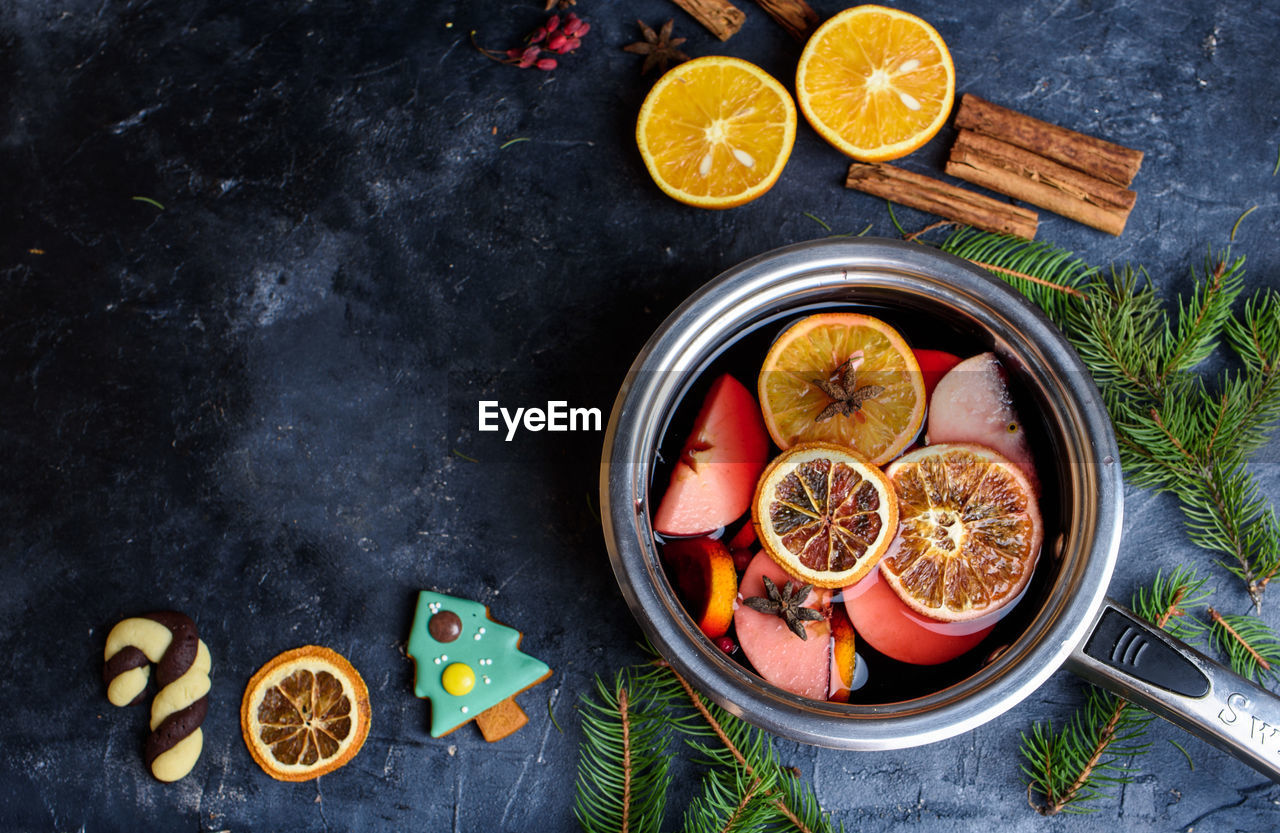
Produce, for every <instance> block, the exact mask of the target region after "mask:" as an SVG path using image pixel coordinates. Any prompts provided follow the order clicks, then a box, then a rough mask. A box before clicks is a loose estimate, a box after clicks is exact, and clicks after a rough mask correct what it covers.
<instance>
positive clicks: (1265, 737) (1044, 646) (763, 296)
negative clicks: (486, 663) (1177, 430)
mask: <svg viewBox="0 0 1280 833" xmlns="http://www.w3.org/2000/svg"><path fill="white" fill-rule="evenodd" d="M831 305H847V306H850V307H854V308H856V307H871V308H878V309H885V308H887V309H892V310H896V311H899V312H900V314H901V315H903V316H907V317H916V316H918V317H919V320H921V321H932V320H937V321H939V322H945V324H946V326H949V327H951V328H953V329H955V330H957V331H961V332H965V333H969V334H971V335H972V336H973V337H974V338H975V340H976V341H978V342H980V343H983V344H985V346H986V348H987V349H991V350H994V351H995V352H996V353H997V355H999V356H1000V357H1001V359H1002V361H1003V362H1004V364H1005V365H1006V366H1007V367H1008V368H1009V370H1010V372H1011V373H1012V374H1013V375H1014V376H1015V378H1016V380H1017V382H1018V385H1019V386H1020V388H1021V389H1022V390H1024V391H1026V392H1027V393H1028V394H1029V395H1030V398H1031V399H1032V400H1033V401H1034V403H1035V405H1036V407H1037V408H1038V409H1039V411H1040V416H1041V417H1042V419H1043V423H1044V425H1043V427H1044V433H1045V435H1046V436H1047V447H1048V449H1049V453H1051V454H1052V456H1053V462H1054V465H1053V466H1052V468H1053V471H1054V472H1055V473H1056V482H1050V483H1046V484H1045V490H1044V493H1045V499H1046V500H1054V501H1057V504H1056V506H1055V507H1054V511H1055V512H1056V514H1057V515H1058V516H1059V517H1060V518H1061V524H1060V534H1059V535H1057V536H1056V539H1055V538H1047V539H1046V552H1045V554H1044V555H1042V557H1041V559H1042V560H1041V564H1040V566H1039V568H1038V570H1042V571H1043V570H1047V571H1049V572H1048V574H1047V580H1046V581H1045V583H1044V585H1043V592H1040V593H1039V594H1038V598H1036V599H1032V598H1031V597H1028V598H1027V599H1025V600H1024V601H1023V602H1022V603H1021V604H1023V605H1027V604H1038V608H1037V609H1034V610H1031V611H1030V612H1029V613H1028V614H1027V615H1026V616H1025V617H1022V618H1025V620H1026V621H1027V624H1026V627H1025V628H1024V629H1023V630H1022V631H1021V634H1020V635H1018V634H1015V635H1014V636H1013V637H1012V639H1011V641H1010V644H1009V645H1008V647H1007V649H1005V650H1003V651H1002V652H999V653H998V655H996V656H994V658H991V659H990V660H989V661H988V662H986V664H985V665H982V667H980V668H979V669H978V670H976V671H975V672H974V673H973V674H972V675H970V676H968V677H966V678H964V679H962V680H960V681H958V682H955V683H954V684H952V685H949V686H947V687H946V688H944V689H942V690H940V691H935V692H933V693H930V694H927V695H925V696H920V697H916V698H913V699H905V700H902V701H898V702H887V703H877V704H874V705H848V704H841V703H828V702H818V701H814V700H809V699H806V698H802V697H798V696H795V695H792V694H790V693H788V692H786V691H783V690H781V689H779V688H777V687H775V686H773V685H770V684H768V683H766V682H764V681H763V680H761V679H760V678H759V677H758V676H756V675H755V674H753V673H751V672H750V671H748V670H747V669H746V668H744V667H743V666H742V665H740V664H738V663H737V662H735V661H734V660H733V659H731V658H729V657H727V656H726V655H725V654H724V653H723V652H721V651H720V650H719V649H718V648H717V647H716V646H715V645H714V644H712V642H711V641H710V640H709V639H707V638H706V637H705V636H704V635H703V634H702V633H701V631H699V629H698V627H697V625H696V624H695V623H694V622H693V620H692V619H691V618H690V617H689V615H688V614H687V613H686V612H685V610H684V608H683V606H682V605H681V603H680V600H679V599H678V598H677V596H676V594H675V592H674V591H673V589H672V587H671V585H670V584H669V582H668V581H667V578H666V576H665V574H664V572H663V568H662V565H661V563H660V561H659V555H658V552H657V549H656V547H655V544H654V537H653V530H652V528H651V526H650V511H651V494H650V479H651V476H652V473H653V470H654V464H655V455H656V453H657V448H658V445H659V441H660V439H661V437H662V434H663V430H664V428H665V427H666V425H667V424H668V421H669V420H670V419H671V416H672V413H673V411H674V409H675V407H676V404H677V403H678V402H679V401H680V398H681V396H682V394H683V393H684V392H685V391H687V390H688V389H689V387H690V385H691V384H692V382H693V380H694V379H695V378H696V377H697V375H698V374H699V373H700V372H701V371H702V370H703V369H705V368H706V366H707V364H708V363H709V362H710V361H711V360H712V359H714V358H715V357H716V356H717V355H719V354H720V353H721V352H722V351H723V350H725V349H726V348H727V347H728V346H729V345H730V344H732V343H733V342H734V341H735V339H737V338H738V337H739V336H741V334H742V333H744V332H747V331H750V330H752V329H753V328H758V327H761V326H770V325H771V322H775V321H782V320H785V319H786V317H787V316H791V317H794V316H796V315H799V314H802V313H803V312H804V311H805V310H807V309H816V308H821V307H830V306H831ZM747 381H748V383H750V380H747ZM659 488H661V485H659ZM600 498H601V506H602V508H603V510H604V511H603V520H604V528H605V535H606V538H607V543H608V547H609V554H610V558H611V560H612V563H613V569H614V572H615V574H616V575H617V579H618V584H619V586H620V587H621V589H622V594H623V596H624V597H625V598H626V601H627V604H628V605H629V606H630V608H631V611H632V613H633V614H634V615H635V617H636V618H637V620H639V622H640V625H641V627H642V628H643V630H644V632H645V633H646V634H647V635H648V637H649V639H650V640H651V641H652V642H653V644H654V646H655V647H656V648H657V650H658V651H659V652H661V654H662V655H663V656H664V657H665V658H666V659H667V660H669V661H670V662H671V663H672V665H673V666H674V667H675V668H676V670H678V671H679V672H680V673H681V674H682V675H684V676H685V677H686V678H688V679H690V680H691V681H692V682H693V683H694V684H695V685H696V686H697V687H698V688H699V689H700V690H702V691H703V692H705V693H706V694H707V695H708V696H710V697H711V698H712V699H713V700H714V701H715V702H716V703H718V704H720V705H721V706H723V707H724V708H725V709H727V710H729V711H730V712H731V713H733V714H736V715H739V716H741V717H743V718H744V719H746V720H747V721H749V722H751V723H753V724H756V725H758V726H760V727H763V728H765V729H767V730H769V731H771V732H773V733H775V734H777V735H780V736H782V737H786V738H790V739H793V740H797V741H802V742H806V743H811V744H816V745H820V746H827V747H834V748H844V749H893V748H900V747H908V746H916V745H920V744H925V743H930V742H932V741H936V740H941V739H943V738H947V737H951V736H953V735H956V734H959V733H961V732H965V731H968V730H969V729H972V728H974V727H976V726H978V725H980V724H982V723H985V722H986V721H989V720H991V719H992V718H994V717H996V716H997V715H999V714H1001V713H1003V712H1004V711H1006V710H1007V709H1009V708H1011V707H1012V706H1014V705H1015V704H1016V703H1018V702H1019V701H1021V700H1022V699H1023V698H1024V697H1026V696H1027V695H1029V694H1030V693H1031V692H1032V691H1033V690H1034V689H1035V688H1036V687H1037V686H1039V685H1040V684H1041V683H1043V682H1044V681H1045V680H1046V679H1047V678H1048V677H1049V676H1050V675H1051V674H1053V673H1054V672H1055V671H1057V670H1058V669H1059V668H1060V667H1066V668H1068V669H1069V670H1071V671H1073V672H1075V673H1077V674H1080V675H1081V676H1083V677H1085V678H1087V679H1088V680H1090V681H1091V682H1094V683H1097V684H1099V685H1101V686H1104V687H1106V688H1109V689H1111V690H1113V691H1115V692H1116V693H1118V694H1120V695H1121V696H1123V697H1125V698H1127V699H1129V700H1132V701H1133V702H1135V703H1138V704H1139V705H1142V706H1144V707H1146V708H1148V709H1151V710H1152V711H1154V712H1156V713H1157V714H1160V715H1162V716H1164V717H1166V718H1168V719H1169V720H1171V721H1173V722H1174V723H1176V724H1178V725H1180V726H1182V727H1184V728H1186V729H1187V730H1189V731H1191V732H1193V733H1194V734H1196V735H1199V736H1200V737H1202V738H1204V739H1205V740H1207V741H1209V742H1210V743H1213V744H1215V745H1217V746H1219V747H1221V748H1223V749H1225V750H1226V751H1228V752H1230V753H1231V754H1233V755H1235V756H1236V757H1238V758H1240V759H1241V760H1243V761H1244V762H1246V763H1248V764H1249V765H1251V766H1253V767H1254V768H1256V769H1257V770H1259V771H1260V772H1262V773H1264V774H1265V775H1267V776H1268V777H1270V778H1272V779H1275V780H1278V781H1280V700H1278V699H1277V698H1276V697H1275V696H1274V695H1272V694H1271V693H1269V692H1267V691H1266V690H1264V689H1262V688H1260V687H1258V686H1256V685H1253V684H1252V683H1250V682H1248V681H1246V680H1244V679H1242V678H1240V677H1239V676H1237V675H1235V674H1233V673H1232V672H1231V671H1229V670H1227V669H1226V668H1224V667H1222V666H1221V665H1219V664H1217V663H1215V662H1214V661H1212V660H1210V659H1208V658H1207V657H1205V656H1203V655H1201V654H1200V653H1198V652H1197V651H1195V650H1194V649H1192V648H1190V647H1188V646H1187V645H1185V644H1183V643H1181V642H1179V641H1177V640H1175V639H1172V638H1171V637H1169V636H1168V635H1166V634H1165V633H1163V632H1162V631H1160V630H1157V629H1155V628H1153V627H1151V626H1149V625H1147V624H1146V623H1145V622H1143V621H1142V620H1140V619H1138V618H1137V617H1135V616H1134V615H1133V614H1132V613H1130V612H1129V611H1128V610H1126V609H1125V608H1124V607H1123V606H1121V605H1119V604H1117V603H1116V602H1114V601H1112V600H1111V599H1109V598H1107V595H1106V593H1107V585H1108V582H1109V581H1110V579H1111V573H1112V569H1113V567H1114V565H1115V560H1116V554H1117V552H1118V550H1119V547H1120V532H1121V518H1122V512H1123V491H1122V485H1121V472H1120V464H1119V461H1118V452H1117V448H1116V441H1115V436H1114V434H1113V431H1112V427H1111V423H1110V420H1109V419H1108V416H1107V413H1106V410H1105V408H1104V406H1103V403H1102V401H1101V398H1100V397H1099V394H1098V391H1097V389H1096V388H1095V387H1094V385H1093V383H1092V381H1091V379H1090V377H1089V374H1088V372H1087V370H1086V369H1085V368H1084V367H1083V365H1082V364H1081V362H1080V360H1079V357H1078V356H1077V355H1076V353H1075V352H1074V350H1073V349H1072V348H1071V347H1070V345H1069V344H1068V343H1067V342H1066V340H1065V339H1064V338H1063V337H1062V334H1061V333H1060V332H1059V331H1058V330H1057V329H1056V328H1055V327H1054V325H1053V324H1051V323H1050V322H1049V321H1048V320H1047V319H1046V318H1045V317H1044V316H1043V315H1042V314H1041V313H1040V312H1039V310H1038V309H1036V308H1035V307H1034V306H1033V305H1032V304H1030V303H1029V302H1027V301H1026V300H1025V299H1024V298H1023V297H1022V296H1021V295H1019V294H1018V293H1017V292H1016V291H1015V290H1013V289H1012V288H1010V287H1009V286H1007V285H1006V284H1004V283H1003V282H1002V281H1000V280H997V279H995V278H993V277H992V276H991V275H989V274H988V273H987V272H985V271H984V270H982V269H980V268H978V267H976V266H973V265H972V264H969V263H967V262H965V261H963V260H960V259H958V258H955V257H952V256H950V255H946V254H942V253H939V252H936V251H933V250H930V249H927V248H924V247H922V246H918V245H914V244H907V243H901V242H897V241H889V240H867V239H863V240H825V241H814V242H810V243H802V244H799V245H795V246H790V247H787V248H783V249H779V250H777V251H773V252H770V253H767V254H765V255H762V256H760V257H757V258H754V259H752V260H750V261H747V262H745V263H743V264H741V265H739V266H736V267H734V268H732V269H730V270H728V271H727V272H725V273H724V274H722V275H720V276H719V277H717V278H716V279H715V280H713V281H711V282H710V283H708V284H707V285H706V286H704V287H703V288H702V289H700V290H699V291H697V292H695V293H694V294H693V295H692V296H691V297H690V298H689V299H688V300H687V301H685V303H684V304H682V305H681V306H680V307H679V308H678V309H677V310H676V311H675V312H673V313H672V314H671V315H670V317H668V318H667V320H666V321H665V322H664V323H663V324H662V326H660V327H659V328H658V330H657V332H656V333H654V335H653V337H652V338H651V339H650V340H649V342H648V343H647V344H646V345H645V347H644V349H643V350H642V351H641V352H640V355H639V356H638V357H637V358H636V361H635V363H634V365H633V366H632V368H631V370H630V372H629V373H628V375H627V378H626V380H625V382H624V384H623V386H622V389H621V391H620V392H619V394H618V398H617V401H616V403H615V405H614V409H613V414H612V416H611V418H610V422H609V427H608V432H607V435H606V439H605V447H604V456H603V461H602V464H601V477H600ZM1045 559H1048V561H1047V562H1046V560H1045Z"/></svg>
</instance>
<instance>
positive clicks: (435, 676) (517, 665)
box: [408, 590, 551, 738]
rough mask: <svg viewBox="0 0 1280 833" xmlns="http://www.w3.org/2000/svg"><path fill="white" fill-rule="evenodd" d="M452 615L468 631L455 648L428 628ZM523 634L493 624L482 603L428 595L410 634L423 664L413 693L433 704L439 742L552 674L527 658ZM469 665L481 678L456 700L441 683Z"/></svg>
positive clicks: (422, 599) (413, 654)
mask: <svg viewBox="0 0 1280 833" xmlns="http://www.w3.org/2000/svg"><path fill="white" fill-rule="evenodd" d="M444 610H451V611H453V612H454V613H456V614H458V618H459V619H461V620H462V631H461V633H459V635H458V638H457V639H455V640H453V641H452V642H439V641H437V640H436V639H434V638H433V637H432V636H431V633H430V632H429V631H428V629H427V623H428V622H430V621H431V617H432V616H434V615H435V614H436V613H438V612H440V611H444ZM519 642H520V632H519V631H517V630H516V629H515V628H509V627H507V626H506V625H503V624H499V623H498V622H495V621H493V620H492V619H490V618H489V611H488V609H487V608H486V607H485V606H484V605H482V604H480V603H479V602H473V601H469V600H467V599H459V598H455V597H454V596H446V595H444V594H443V593H434V592H432V591H430V590H423V591H422V592H420V593H419V594H418V609H417V612H416V613H415V614H414V617H413V630H412V631H411V632H410V634H409V649H408V653H409V656H410V657H412V658H413V661H414V662H415V663H416V664H417V676H416V680H415V683H414V688H413V693H414V694H416V695H417V696H419V697H425V698H428V699H430V700H431V736H432V737H435V738H438V737H440V736H441V735H443V734H445V733H447V732H451V731H453V730H454V729H456V728H458V727H459V726H461V725H462V724H463V723H466V722H467V721H468V720H471V719H472V718H474V717H476V716H477V715H478V714H480V713H481V712H483V711H484V710H485V709H488V708H492V707H493V706H496V705H498V704H499V703H501V702H502V701H503V700H506V699H507V698H508V697H510V696H511V695H513V694H515V693H516V692H519V691H522V690H524V689H526V688H528V687H529V686H531V685H533V684H534V683H536V682H538V681H540V680H541V679H542V678H543V677H546V676H547V675H548V674H550V673H551V669H550V667H548V666H547V664H546V663H544V662H542V661H541V660H537V659H534V658H533V657H531V656H529V655H528V654H525V653H521V651H520V650H519V648H518V647H517V646H518V645H519ZM455 662H465V663H466V664H467V665H469V666H471V670H472V671H473V672H475V675H476V684H475V687H474V688H473V689H471V691H470V693H468V694H465V695H462V696H455V695H453V694H450V693H448V692H447V691H445V690H444V686H443V684H442V683H441V681H440V678H441V675H442V674H443V673H444V670H445V669H446V668H448V667H449V666H450V665H451V664H452V663H455Z"/></svg>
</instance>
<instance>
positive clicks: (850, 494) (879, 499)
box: [751, 443, 898, 587]
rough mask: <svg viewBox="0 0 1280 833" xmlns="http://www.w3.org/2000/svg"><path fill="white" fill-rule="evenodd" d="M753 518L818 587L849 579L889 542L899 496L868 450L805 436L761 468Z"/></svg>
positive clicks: (797, 571) (787, 562) (790, 566)
mask: <svg viewBox="0 0 1280 833" xmlns="http://www.w3.org/2000/svg"><path fill="white" fill-rule="evenodd" d="M751 521H752V523H754V524H755V527H756V535H757V536H758V537H759V539H760V544H761V546H763V547H764V551H765V552H766V553H768V554H769V557H770V558H772V559H773V560H774V561H776V562H777V563H778V565H779V566H780V567H782V569H784V570H786V571H787V572H788V573H790V574H791V575H793V576H795V577H796V578H799V579H800V580H802V581H805V582H809V583H811V584H813V585H814V586H816V587H844V586H846V585H849V584H853V583H854V582H856V581H857V580H858V579H860V578H862V577H863V576H864V575H866V574H867V573H868V572H870V570H871V568H872V567H874V566H875V564H876V562H877V561H879V560H880V556H882V555H883V554H884V552H885V551H886V550H887V549H888V548H889V543H890V541H892V540H893V534H894V532H895V531H896V530H897V528H898V501H897V498H896V497H895V496H894V493H893V485H892V484H891V483H890V482H889V479H888V478H887V477H885V475H884V472H882V471H880V469H878V468H876V467H875V466H873V465H872V464H871V463H870V462H869V461H867V459H866V458H864V457H861V456H859V455H857V454H855V453H854V452H852V451H850V450H849V449H848V448H845V447H843V446H838V445H833V444H832V443H804V444H802V445H798V446H796V447H794V448H792V449H790V450H788V451H784V452H783V453H782V454H780V455H778V456H777V457H775V458H774V460H773V462H772V463H770V464H769V467H768V468H767V469H765V471H764V474H763V475H761V476H760V483H759V485H757V486H756V496H755V500H754V501H753V503H752V507H751Z"/></svg>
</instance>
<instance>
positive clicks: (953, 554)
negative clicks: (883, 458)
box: [880, 443, 1044, 622]
mask: <svg viewBox="0 0 1280 833" xmlns="http://www.w3.org/2000/svg"><path fill="white" fill-rule="evenodd" d="M885 473H886V474H888V475H889V479H890V480H892V481H893V486H894V491H895V492H897V495H898V512H899V518H900V520H899V524H898V535H897V537H896V538H894V540H893V544H892V545H891V546H890V548H889V552H888V553H887V554H886V555H885V557H884V558H883V559H882V560H881V562H880V575H881V576H883V577H884V579H885V581H886V582H888V584H889V586H890V587H892V588H893V590H894V592H896V593H897V594H898V596H899V597H900V598H901V599H902V601H903V602H905V603H906V604H907V606H909V607H911V608H912V609H914V610H916V611H918V612H919V613H923V614H924V615H926V616H929V617H932V618H934V619H941V620H943V621H945V622H963V621H965V620H968V619H976V618H978V617H979V616H983V615H985V614H987V613H991V612H994V611H996V610H998V609H999V608H1001V607H1003V606H1004V605H1006V604H1008V603H1009V602H1011V601H1013V600H1014V599H1016V598H1017V597H1018V594H1019V593H1021V592H1022V590H1023V588H1024V587H1026V586H1027V582H1028V581H1030V579H1031V573H1032V571H1033V570H1034V569H1035V566H1036V559H1037V557H1038V556H1039V554H1040V544H1041V542H1042V541H1043V540H1044V525H1043V523H1042V522H1041V519H1040V508H1039V506H1037V505H1036V499H1035V492H1034V491H1033V490H1032V487H1031V483H1030V482H1029V481H1028V480H1027V476H1026V475H1025V474H1023V473H1022V471H1021V470H1020V469H1019V468H1018V466H1017V465H1016V464H1014V463H1012V462H1010V461H1009V460H1007V459H1006V458H1004V457H1002V456H1001V455H999V454H997V453H996V452H994V451H992V450H991V449H989V448H986V447H984V446H980V445H971V444H968V443H940V444H938V445H932V446H925V447H924V448H921V449H917V450H916V451H913V452H911V453H910V454H905V455H903V456H902V457H901V458H899V459H897V460H895V461H894V462H893V463H892V464H891V465H890V466H889V468H888V469H887V470H886V472H885Z"/></svg>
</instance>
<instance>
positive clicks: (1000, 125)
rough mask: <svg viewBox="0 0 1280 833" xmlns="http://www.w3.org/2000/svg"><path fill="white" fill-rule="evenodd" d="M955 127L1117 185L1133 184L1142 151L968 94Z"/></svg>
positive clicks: (957, 113)
mask: <svg viewBox="0 0 1280 833" xmlns="http://www.w3.org/2000/svg"><path fill="white" fill-rule="evenodd" d="M955 126H956V127H957V128H966V129H969V130H974V131H977V132H978V133H984V134H986V135H988V136H991V137H994V138H996V139H1000V140H1001V141H1004V142H1008V143H1009V144H1011V145H1017V146H1018V147H1020V148H1025V149H1027V150H1029V151H1031V152H1032V153H1035V154H1037V155H1039V156H1043V157H1045V158H1046V159H1052V160H1053V161H1055V162H1058V163H1060V164H1062V165H1066V166H1067V167H1070V168H1075V169H1076V170H1078V171H1083V172H1084V173H1087V174H1089V175H1090V176H1094V177H1097V178H1098V179H1105V180H1107V181H1108V182H1114V183H1115V184H1117V185H1126V186H1127V185H1128V184H1129V183H1131V182H1133V178H1134V176H1136V175H1137V173H1138V168H1139V167H1140V166H1141V165H1142V151H1140V150H1134V149H1132V148H1127V147H1124V146H1123V145H1117V144H1115V143H1114V142H1108V141H1106V140H1104V139H1098V138H1095V137H1093V136H1088V135H1086V134H1084V133H1077V132H1076V131H1074V130H1068V129H1067V128H1065V127H1059V126H1058V125H1056V124H1049V123H1048V122H1046V121H1041V120H1040V119H1037V118H1033V117H1031V116H1028V115H1024V114H1022V113H1018V112H1016V111H1014V110H1010V109H1008V108H1007V107H1001V106H1000V105H998V104H992V103H991V102H989V101H984V100H983V99H981V98H978V97H977V96H976V95H971V94H969V93H965V94H964V95H963V96H961V98H960V107H959V108H958V109H957V110H956V118H955Z"/></svg>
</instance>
